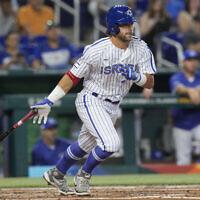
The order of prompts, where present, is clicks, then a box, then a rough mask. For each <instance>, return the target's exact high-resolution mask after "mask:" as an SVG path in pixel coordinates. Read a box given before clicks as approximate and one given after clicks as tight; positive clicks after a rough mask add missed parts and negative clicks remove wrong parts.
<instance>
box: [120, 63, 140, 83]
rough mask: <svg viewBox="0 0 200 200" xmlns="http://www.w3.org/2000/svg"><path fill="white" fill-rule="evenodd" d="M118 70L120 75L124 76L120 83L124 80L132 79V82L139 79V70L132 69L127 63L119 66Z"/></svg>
mask: <svg viewBox="0 0 200 200" xmlns="http://www.w3.org/2000/svg"><path fill="white" fill-rule="evenodd" d="M120 72H121V75H122V76H125V79H124V80H122V83H124V82H125V81H126V80H133V81H134V82H137V81H138V80H139V79H140V72H139V71H137V70H134V69H132V68H131V67H130V66H129V65H126V66H125V67H121V68H120Z"/></svg>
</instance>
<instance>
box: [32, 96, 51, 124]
mask: <svg viewBox="0 0 200 200" xmlns="http://www.w3.org/2000/svg"><path fill="white" fill-rule="evenodd" d="M52 105H53V103H52V102H51V101H49V99H47V98H46V99H44V101H43V102H41V103H38V104H35V105H32V106H31V109H33V108H35V109H37V111H38V112H37V114H36V115H35V116H34V118H33V123H34V124H35V123H36V122H38V124H41V122H42V119H43V121H44V124H46V122H47V118H48V114H49V112H50V111H51V106H52Z"/></svg>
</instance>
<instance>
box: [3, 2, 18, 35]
mask: <svg viewBox="0 0 200 200" xmlns="http://www.w3.org/2000/svg"><path fill="white" fill-rule="evenodd" d="M14 22H15V13H14V11H13V9H12V5H11V0H0V27H1V28H0V36H2V35H6V34H7V33H8V32H9V31H10V30H11V29H12V28H13V25H14Z"/></svg>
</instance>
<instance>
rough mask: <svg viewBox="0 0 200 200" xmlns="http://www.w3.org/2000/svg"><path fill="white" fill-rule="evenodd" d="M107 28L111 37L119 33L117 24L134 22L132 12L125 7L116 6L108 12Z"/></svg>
mask: <svg viewBox="0 0 200 200" xmlns="http://www.w3.org/2000/svg"><path fill="white" fill-rule="evenodd" d="M106 22H107V28H108V31H109V33H110V34H111V35H116V34H118V33H119V28H118V26H117V24H127V23H133V22H136V20H135V18H134V14H133V10H132V9H131V8H129V7H128V6H125V5H116V6H113V7H111V8H110V9H109V10H108V13H107V16H106Z"/></svg>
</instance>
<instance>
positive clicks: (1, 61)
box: [0, 0, 200, 69]
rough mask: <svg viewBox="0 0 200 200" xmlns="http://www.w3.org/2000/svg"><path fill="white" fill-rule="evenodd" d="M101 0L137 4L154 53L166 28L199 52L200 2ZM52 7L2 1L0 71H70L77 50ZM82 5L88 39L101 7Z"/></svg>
mask: <svg viewBox="0 0 200 200" xmlns="http://www.w3.org/2000/svg"><path fill="white" fill-rule="evenodd" d="M66 3H67V2H66ZM100 3H104V4H105V5H106V6H107V7H110V6H113V5H114V4H127V5H129V6H130V7H131V8H133V9H134V11H135V14H136V18H137V19H138V20H137V21H138V22H139V32H140V36H141V38H142V39H144V40H145V41H146V43H147V44H148V45H149V47H150V49H151V50H152V52H153V53H154V56H156V55H155V54H156V50H157V45H158V43H159V36H160V35H161V34H162V33H166V32H174V33H176V34H178V33H182V34H183V35H184V37H183V40H182V45H183V47H184V49H193V50H195V51H197V52H199V53H200V1H199V0H123V1H122V0H121V1H119V0H109V1H103V0H101V1H99V5H100ZM49 5H50V3H49V2H48V1H45V0H27V1H22V0H0V27H1V29H0V69H23V68H30V69H65V68H66V67H67V66H69V65H70V64H73V63H74V61H75V60H76V58H77V56H78V53H77V50H76V48H75V46H73V44H72V43H70V41H68V40H67V39H66V37H64V36H63V35H61V31H60V27H59V25H58V24H55V22H54V12H53V9H52V7H50V6H49ZM80 8H81V9H80V20H81V21H80V22H81V23H80V24H81V25H80V26H81V27H80V28H81V33H80V35H81V38H80V39H81V40H84V39H85V35H87V33H88V28H91V27H92V26H93V15H94V14H95V13H96V11H95V9H94V8H97V9H98V6H95V2H94V0H80ZM101 12H102V11H100V14H101ZM104 16H105V15H104ZM61 17H62V16H61ZM67 20H68V18H66V19H65V21H67ZM69 20H70V18H69ZM62 21H63V20H62V19H61V22H62ZM101 21H105V19H104V18H103V20H101ZM70 23H73V22H71V21H70V22H69V24H70ZM104 25H105V24H104Z"/></svg>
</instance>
